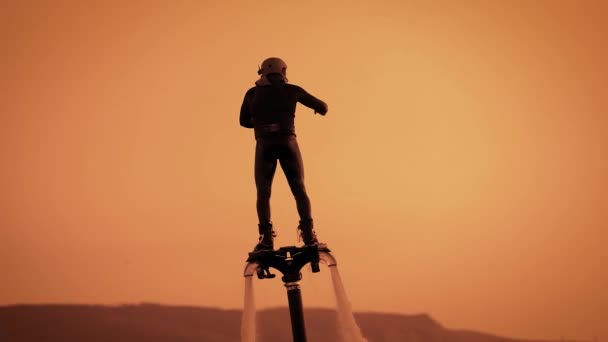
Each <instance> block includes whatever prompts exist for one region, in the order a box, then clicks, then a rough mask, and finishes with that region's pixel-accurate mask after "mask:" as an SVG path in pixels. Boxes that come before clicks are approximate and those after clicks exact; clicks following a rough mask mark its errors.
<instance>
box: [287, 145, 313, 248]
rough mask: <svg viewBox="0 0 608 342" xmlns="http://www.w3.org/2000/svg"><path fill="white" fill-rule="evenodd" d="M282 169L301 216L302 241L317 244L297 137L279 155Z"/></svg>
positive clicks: (299, 227) (307, 243)
mask: <svg viewBox="0 0 608 342" xmlns="http://www.w3.org/2000/svg"><path fill="white" fill-rule="evenodd" d="M279 161H280V162H281V168H282V169H283V172H284V173H285V177H287V182H288V183H289V187H290V189H291V192H292V193H293V196H294V198H295V200H296V206H297V208H298V214H299V215H300V225H299V226H298V229H300V230H301V232H302V239H303V240H304V243H305V244H306V245H312V244H315V243H317V242H318V241H317V237H316V234H315V232H314V230H313V219H312V210H311V205H310V199H309V197H308V194H307V193H306V187H305V185H304V163H303V161H302V154H301V152H300V147H299V146H298V141H297V140H296V138H295V137H293V136H292V137H290V138H289V139H288V140H287V141H286V143H285V144H284V145H283V149H282V150H281V154H280V155H279Z"/></svg>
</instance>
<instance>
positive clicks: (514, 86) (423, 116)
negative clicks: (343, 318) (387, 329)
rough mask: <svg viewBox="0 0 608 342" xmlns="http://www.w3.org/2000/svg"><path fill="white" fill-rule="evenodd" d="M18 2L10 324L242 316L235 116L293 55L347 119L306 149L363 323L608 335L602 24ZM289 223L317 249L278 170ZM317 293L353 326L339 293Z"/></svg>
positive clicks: (590, 14) (313, 278) (1, 263)
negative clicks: (150, 306) (419, 320)
mask: <svg viewBox="0 0 608 342" xmlns="http://www.w3.org/2000/svg"><path fill="white" fill-rule="evenodd" d="M18 3H19V5H17V2H15V3H13V4H11V5H10V6H11V7H9V6H8V5H3V8H2V11H0V19H1V20H0V23H1V24H0V25H2V27H1V32H2V33H0V34H1V35H3V37H2V42H3V43H2V45H3V53H2V55H1V56H0V62H1V65H2V69H3V71H2V74H3V77H2V81H1V82H2V83H0V84H2V89H3V91H2V95H1V96H2V98H3V99H2V101H1V104H0V115H1V119H2V125H0V162H1V163H2V164H1V165H2V167H1V168H0V189H2V191H1V193H0V277H1V278H2V281H1V282H0V305H2V304H12V303H38V302H44V303H47V302H62V303H63V302H70V303H104V304H117V303H126V302H129V303H133V302H141V301H150V302H160V303H171V304H195V305H207V306H220V307H224V308H241V307H242V298H243V280H242V277H241V275H242V269H243V266H244V260H245V258H246V254H247V252H248V251H249V250H250V249H251V248H252V247H253V245H254V244H255V242H256V241H257V227H256V223H257V221H256V220H257V218H256V214H255V187H254V183H253V151H254V140H253V137H252V132H251V131H249V130H246V129H243V128H241V127H240V126H239V125H238V118H237V117H238V111H239V109H240V105H241V101H242V98H243V95H244V92H245V91H246V90H247V89H248V88H249V87H250V86H252V85H253V82H254V81H255V79H256V76H257V75H256V70H257V65H258V63H260V62H261V61H262V60H263V59H264V58H266V57H269V56H279V57H282V58H283V59H285V60H286V61H287V63H288V65H289V69H288V75H289V79H290V81H291V82H292V83H294V84H298V85H300V86H302V87H304V88H305V89H307V90H308V91H309V92H311V93H312V94H314V95H316V96H318V97H320V98H321V99H323V100H325V101H326V102H327V103H328V104H329V108H330V112H329V114H328V115H327V116H326V117H320V116H314V115H312V111H311V110H308V109H307V108H305V107H302V106H300V107H299V108H298V112H297V120H296V129H297V131H298V138H299V142H300V147H301V150H302V153H303V157H304V163H305V168H306V185H307V188H308V191H309V195H310V197H311V200H312V206H313V216H314V218H315V220H316V224H317V231H318V233H319V237H320V238H321V239H322V240H324V241H326V242H328V243H329V245H330V247H331V248H332V249H333V250H334V251H335V255H336V257H337V258H338V261H339V262H340V271H341V274H342V276H343V279H344V282H345V285H346V287H347V290H348V293H349V296H350V299H351V301H352V304H353V308H354V309H355V310H356V311H368V310H373V311H390V312H400V313H405V314H411V313H419V312H427V313H429V314H431V315H432V316H433V317H434V318H436V319H437V320H439V321H440V322H441V323H442V324H444V325H446V326H447V327H451V328H470V329H477V330H483V331H486V332H491V333H495V334H500V335H507V336H512V337H527V338H547V339H550V338H552V339H559V338H560V337H562V336H563V337H565V338H578V339H590V338H592V337H593V336H594V335H595V336H598V337H601V338H602V339H605V338H608V330H607V329H608V328H606V322H607V321H608V293H607V291H606V289H608V271H606V269H607V268H606V266H604V265H602V264H603V263H605V262H606V260H608V251H607V250H608V233H607V229H606V223H605V222H606V221H607V219H608V217H607V216H608V214H607V212H608V204H607V203H608V201H607V197H608V196H607V195H608V191H607V190H608V182H607V181H606V176H605V175H606V174H608V168H607V161H606V155H608V153H607V151H606V147H607V146H608V141H607V140H608V139H607V138H606V134H607V128H608V125H607V124H608V122H607V121H608V120H607V116H606V113H607V112H608V106H607V103H606V97H607V96H608V95H607V91H606V90H607V89H608V81H607V80H608V73H607V67H606V65H605V63H606V60H608V51H607V50H608V48H607V44H606V41H607V40H608V25H607V24H606V23H605V18H606V17H607V16H608V10H607V6H606V5H605V3H603V2H602V1H591V0H589V1H579V2H575V1H569V2H565V1H517V0H514V1H458V2H457V1H447V0H446V1H443V2H439V1H436V2H423V1H411V2H407V1H394V2H388V1H373V2H372V1H367V2H365V1H357V2H352V3H351V2H346V1H335V2H325V1H305V2H303V1H300V2H298V3H297V4H295V3H293V2H289V1H270V2H261V3H260V2H245V1H243V2H241V3H237V2H234V1H226V2H222V4H219V2H207V1H181V2H180V1H176V2H170V1H165V2H152V1H145V2H144V1H130V2H129V4H128V5H127V4H125V3H124V2H118V1H116V2H109V1H96V2H95V1H88V2H86V4H85V2H81V1H74V2H72V3H69V2H66V1H57V2H55V1H53V2H50V1H46V2H44V1H39V3H38V2H36V1H23V2H18ZM353 3H354V4H353ZM272 209H273V221H274V222H275V226H276V229H277V231H278V234H279V236H278V237H277V243H278V244H279V245H292V244H296V243H297V240H296V225H297V213H296V209H295V203H294V200H293V198H292V197H291V193H290V192H289V189H288V186H287V183H286V181H285V178H284V176H283V174H282V173H281V172H280V171H279V173H277V176H276V178H275V186H274V188H273V197H272ZM256 286H257V287H256V291H257V304H258V307H261V308H264V307H273V306H278V305H286V296H285V290H284V288H283V285H282V283H281V282H280V281H264V282H259V281H256ZM302 290H303V299H304V304H305V305H307V306H322V307H332V306H333V305H334V304H333V298H332V290H331V284H330V278H329V272H326V271H325V272H323V271H322V272H321V273H320V274H315V275H313V274H312V273H310V271H308V270H307V271H305V272H304V280H303V281H302Z"/></svg>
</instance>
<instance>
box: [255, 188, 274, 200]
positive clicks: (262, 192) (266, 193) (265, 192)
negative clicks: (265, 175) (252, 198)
mask: <svg viewBox="0 0 608 342" xmlns="http://www.w3.org/2000/svg"><path fill="white" fill-rule="evenodd" d="M270 193H271V190H270V188H269V187H264V188H258V199H259V200H268V199H270Z"/></svg>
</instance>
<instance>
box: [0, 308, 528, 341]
mask: <svg viewBox="0 0 608 342" xmlns="http://www.w3.org/2000/svg"><path fill="white" fill-rule="evenodd" d="M355 317H356V319H357V322H358V323H359V325H360V327H361V330H362V332H363V334H364V335H365V337H367V339H368V340H369V341H370V342H385V341H387V342H388V341H400V342H407V341H412V342H414V341H415V342H519V341H521V340H515V339H508V338H501V337H496V336H492V335H488V334H483V333H478V332H471V331H459V330H450V329H446V328H444V327H442V326H441V325H440V324H438V323H437V322H435V321H434V320H433V319H431V318H430V317H429V316H427V315H413V316H408V315H398V314H386V313H357V314H355ZM305 318H306V326H307V335H308V341H310V342H315V341H318V342H326V341H336V340H337V331H336V329H337V328H336V316H335V311H333V310H330V309H307V310H306V311H305ZM257 319H258V326H259V335H260V337H261V341H264V342H285V341H291V330H290V329H291V328H290V320H289V312H288V310H287V308H277V309H268V310H263V311H261V312H259V313H258V318H257ZM240 321H241V311H240V310H221V309H213V308H205V307H191V306H163V305H156V304H138V305H122V306H98V305H13V306H3V307H0V341H2V342H34V341H35V342H84V341H86V342H126V341H129V342H133V341H145V342H169V341H170V342H195V341H196V342H202V341H204V342H236V341H239V340H240ZM527 342H531V341H527Z"/></svg>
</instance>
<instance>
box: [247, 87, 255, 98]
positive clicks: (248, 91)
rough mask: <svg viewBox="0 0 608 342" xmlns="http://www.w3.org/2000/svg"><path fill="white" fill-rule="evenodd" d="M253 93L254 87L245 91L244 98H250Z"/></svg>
mask: <svg viewBox="0 0 608 342" xmlns="http://www.w3.org/2000/svg"><path fill="white" fill-rule="evenodd" d="M254 91H255V87H251V88H249V89H247V91H246V92H245V97H250V96H252V95H253V92H254Z"/></svg>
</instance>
